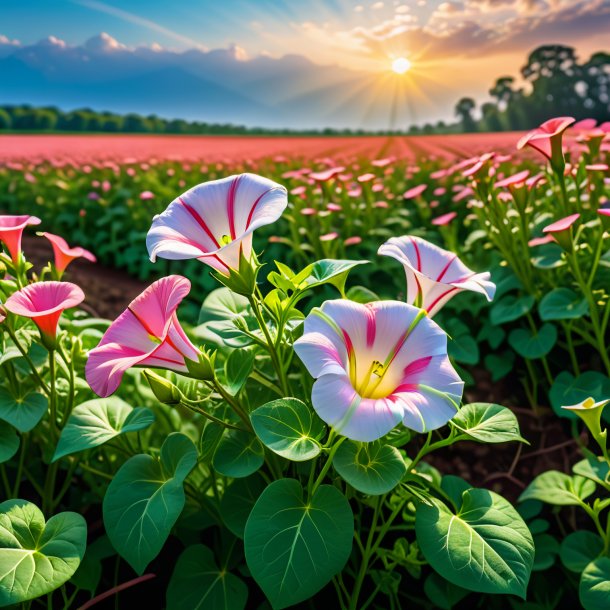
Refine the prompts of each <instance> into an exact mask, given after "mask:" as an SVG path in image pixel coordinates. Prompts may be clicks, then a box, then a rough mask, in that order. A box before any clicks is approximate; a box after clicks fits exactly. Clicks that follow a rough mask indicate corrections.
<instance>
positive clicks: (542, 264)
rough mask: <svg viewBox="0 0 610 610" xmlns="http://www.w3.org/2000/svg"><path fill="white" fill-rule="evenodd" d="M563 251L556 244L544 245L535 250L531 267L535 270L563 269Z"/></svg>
mask: <svg viewBox="0 0 610 610" xmlns="http://www.w3.org/2000/svg"><path fill="white" fill-rule="evenodd" d="M562 254H563V249H562V248H561V246H558V245H557V244H544V245H542V246H539V247H538V248H536V256H532V259H531V260H532V265H533V266H534V267H536V268H537V269H556V268H557V267H563V265H565V264H566V263H565V261H564V260H563V257H562Z"/></svg>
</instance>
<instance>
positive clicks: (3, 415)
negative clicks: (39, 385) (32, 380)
mask: <svg viewBox="0 0 610 610" xmlns="http://www.w3.org/2000/svg"><path fill="white" fill-rule="evenodd" d="M48 406H49V401H48V400H47V397H46V396H44V395H43V394H36V393H30V394H26V395H25V396H21V397H18V398H15V397H14V396H13V395H12V394H11V393H10V392H8V391H7V390H5V389H4V388H0V419H2V420H4V421H5V422H8V423H9V424H11V426H13V427H15V428H17V430H19V432H29V431H30V430H31V429H32V428H34V426H36V424H37V423H38V422H39V421H40V420H41V419H42V416H43V415H44V414H45V413H46V412H47V408H48Z"/></svg>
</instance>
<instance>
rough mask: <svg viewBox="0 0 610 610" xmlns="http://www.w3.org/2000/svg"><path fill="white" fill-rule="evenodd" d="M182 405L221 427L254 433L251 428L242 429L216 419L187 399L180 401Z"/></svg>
mask: <svg viewBox="0 0 610 610" xmlns="http://www.w3.org/2000/svg"><path fill="white" fill-rule="evenodd" d="M180 404H181V405H182V406H184V407H186V408H187V409H190V410H191V411H195V412H196V413H200V414H201V415H203V416H204V417H206V418H207V419H209V420H210V421H213V422H215V423H217V424H219V425H221V426H223V427H225V428H232V429H233V430H242V431H244V432H252V430H251V429H250V428H242V427H241V426H235V425H234V424H231V423H229V422H226V421H224V420H223V419H219V418H218V417H215V416H214V415H212V414H211V413H208V412H207V411H205V410H204V409H202V408H201V407H199V406H197V404H196V403H194V402H193V401H191V400H189V399H188V398H186V397H183V398H182V400H181V401H180Z"/></svg>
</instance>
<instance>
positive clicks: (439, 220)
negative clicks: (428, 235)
mask: <svg viewBox="0 0 610 610" xmlns="http://www.w3.org/2000/svg"><path fill="white" fill-rule="evenodd" d="M456 217H457V212H447V213H446V214H443V215H442V216H437V217H436V218H433V219H432V224H433V225H435V226H437V227H444V226H445V225H448V224H449V223H450V222H451V221H452V220H453V219H454V218H456Z"/></svg>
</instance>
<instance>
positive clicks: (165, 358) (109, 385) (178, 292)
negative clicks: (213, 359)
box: [85, 275, 199, 398]
mask: <svg viewBox="0 0 610 610" xmlns="http://www.w3.org/2000/svg"><path fill="white" fill-rule="evenodd" d="M190 289H191V283H190V282H189V280H187V279H186V278H185V277H182V276H180V275H170V276H168V277H164V278H162V279H160V280H157V281H156V282H154V283H153V284H151V285H150V286H149V287H148V288H147V289H146V290H144V292H143V293H142V294H140V295H139V296H137V297H136V298H135V299H134V300H133V301H132V302H131V303H130V304H129V306H128V307H127V309H126V310H125V311H124V312H123V313H122V314H121V315H120V316H119V317H118V318H117V319H116V320H115V321H114V322H113V323H112V324H111V325H110V327H109V328H108V330H107V331H106V332H105V334H104V336H103V337H102V340H101V341H100V343H99V345H98V346H97V347H96V348H94V349H92V350H91V351H90V352H89V359H88V360H87V365H86V368H85V374H86V377H87V382H88V383H89V385H90V386H91V389H92V390H93V391H94V392H95V393H96V394H97V395H98V396H101V397H103V398H105V397H106V396H110V394H112V393H113V392H114V391H115V390H116V389H117V388H118V387H119V385H120V383H121V380H122V379H123V375H124V373H125V371H127V370H128V369H130V368H131V367H134V366H149V367H156V368H164V369H170V370H172V371H176V372H178V373H186V372H188V369H187V366H186V360H185V359H187V358H188V359H189V360H193V361H197V359H198V357H199V351H198V350H197V348H196V347H195V346H194V345H193V344H192V343H191V341H190V339H189V338H188V337H187V336H186V334H185V333H184V330H183V329H182V327H181V326H180V322H178V317H177V316H176V310H177V309H178V305H180V303H181V301H182V299H184V297H185V296H186V295H187V294H188V293H189V291H190Z"/></svg>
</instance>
